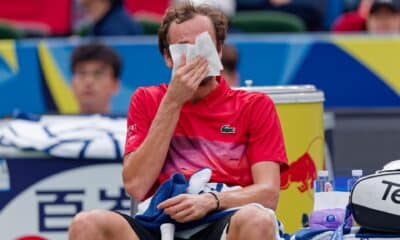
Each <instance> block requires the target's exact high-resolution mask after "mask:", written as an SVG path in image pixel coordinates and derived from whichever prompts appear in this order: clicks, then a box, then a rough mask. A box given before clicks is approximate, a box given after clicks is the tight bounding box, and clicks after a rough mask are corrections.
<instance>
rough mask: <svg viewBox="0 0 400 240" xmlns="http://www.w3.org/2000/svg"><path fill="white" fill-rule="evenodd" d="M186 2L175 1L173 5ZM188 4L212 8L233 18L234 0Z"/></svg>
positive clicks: (201, 1) (210, 0) (185, 0)
mask: <svg viewBox="0 0 400 240" xmlns="http://www.w3.org/2000/svg"><path fill="white" fill-rule="evenodd" d="M187 1H188V0H175V1H174V4H179V3H183V2H187ZM189 2H192V3H193V4H194V5H195V6H196V5H200V4H207V5H210V6H213V7H215V8H218V9H219V10H221V11H222V12H223V13H224V14H225V15H226V16H233V15H235V12H236V0H189Z"/></svg>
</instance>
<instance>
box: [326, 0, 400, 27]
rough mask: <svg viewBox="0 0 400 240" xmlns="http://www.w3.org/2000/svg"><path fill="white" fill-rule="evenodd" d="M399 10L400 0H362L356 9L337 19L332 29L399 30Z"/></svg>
mask: <svg viewBox="0 0 400 240" xmlns="http://www.w3.org/2000/svg"><path fill="white" fill-rule="evenodd" d="M399 12H400V3H399V0H362V1H361V2H360V5H359V8H358V9H357V10H356V11H352V12H348V13H345V14H343V15H342V16H340V17H339V18H338V19H337V20H336V21H335V23H334V25H333V26H332V31H334V32H354V31H368V32H370V33H395V32H399V31H400V17H399Z"/></svg>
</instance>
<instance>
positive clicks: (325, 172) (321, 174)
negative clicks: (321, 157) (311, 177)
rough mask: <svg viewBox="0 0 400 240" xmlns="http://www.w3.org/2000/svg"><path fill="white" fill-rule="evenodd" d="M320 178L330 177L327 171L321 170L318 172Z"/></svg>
mask: <svg viewBox="0 0 400 240" xmlns="http://www.w3.org/2000/svg"><path fill="white" fill-rule="evenodd" d="M318 176H319V177H328V176H329V174H328V171H327V170H320V171H318Z"/></svg>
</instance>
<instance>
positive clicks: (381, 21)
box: [367, 7, 400, 33]
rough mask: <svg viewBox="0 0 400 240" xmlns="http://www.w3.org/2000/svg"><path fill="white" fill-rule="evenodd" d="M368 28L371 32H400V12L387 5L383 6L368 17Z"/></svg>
mask: <svg viewBox="0 0 400 240" xmlns="http://www.w3.org/2000/svg"><path fill="white" fill-rule="evenodd" d="M367 29H368V32H370V33H397V32H400V18H399V13H397V12H393V10H391V9H389V8H387V7H381V8H379V9H377V10H376V11H375V12H373V13H371V14H370V16H369V17H368V21H367Z"/></svg>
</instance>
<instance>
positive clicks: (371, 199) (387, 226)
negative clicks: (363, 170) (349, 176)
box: [350, 160, 400, 233]
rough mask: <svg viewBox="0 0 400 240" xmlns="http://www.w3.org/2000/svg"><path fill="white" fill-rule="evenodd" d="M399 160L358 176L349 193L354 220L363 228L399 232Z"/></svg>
mask: <svg viewBox="0 0 400 240" xmlns="http://www.w3.org/2000/svg"><path fill="white" fill-rule="evenodd" d="M399 166H400V160H398V161H394V162H391V163H389V164H387V165H386V166H385V167H384V168H383V170H381V171H378V172H376V173H375V174H372V175H368V176H365V177H362V178H360V179H359V180H358V181H357V182H356V184H355V185H354V186H353V189H352V191H351V195H350V208H351V211H352V214H353V217H354V219H355V220H356V222H357V223H358V224H359V225H360V226H362V227H365V228H368V229H372V230H376V231H381V232H393V233H400V168H399Z"/></svg>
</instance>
